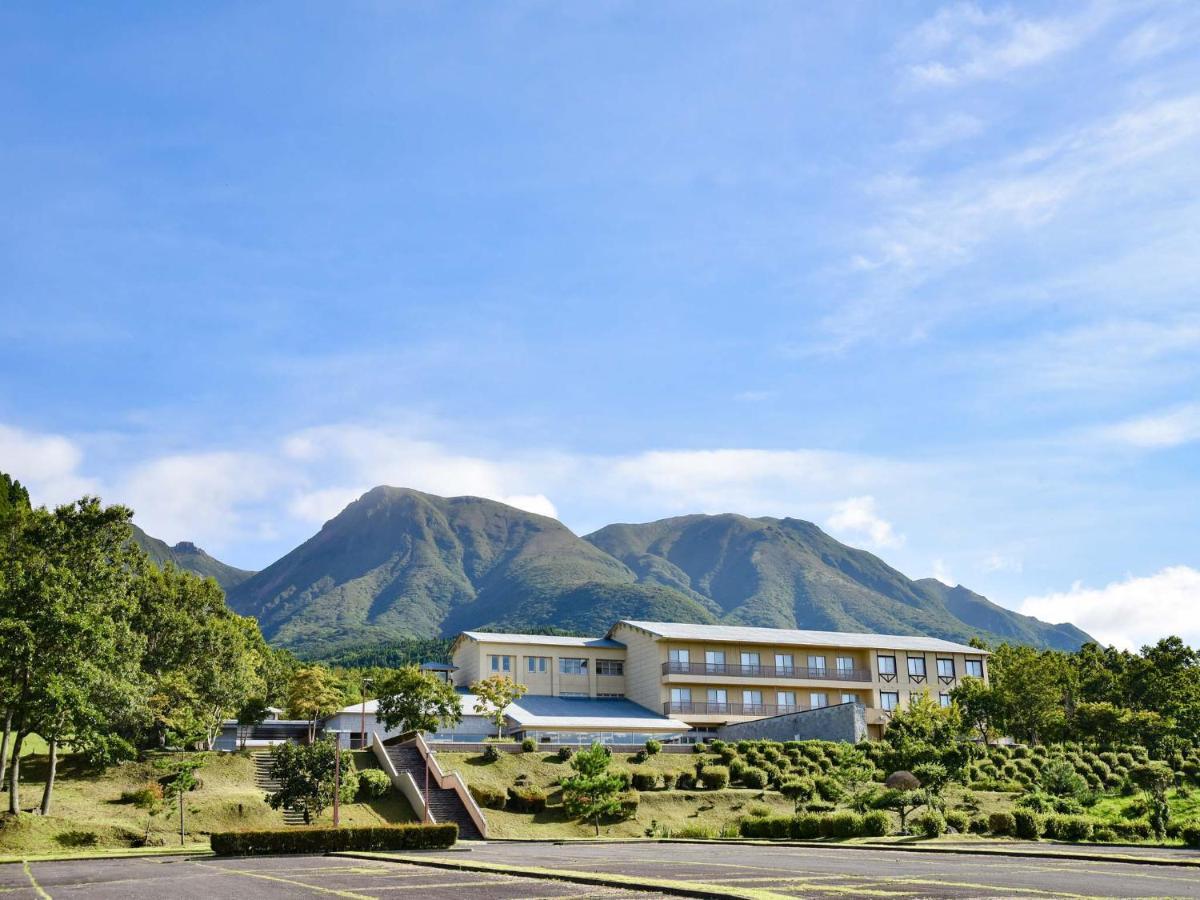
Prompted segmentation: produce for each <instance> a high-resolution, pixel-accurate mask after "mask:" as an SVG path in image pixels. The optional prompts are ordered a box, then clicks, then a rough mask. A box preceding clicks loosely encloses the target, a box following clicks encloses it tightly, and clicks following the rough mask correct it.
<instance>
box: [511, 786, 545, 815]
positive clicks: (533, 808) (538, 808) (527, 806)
mask: <svg viewBox="0 0 1200 900" xmlns="http://www.w3.org/2000/svg"><path fill="white" fill-rule="evenodd" d="M508 808H509V809H511V810H512V811H513V812H526V813H540V812H543V811H544V810H545V809H546V794H545V792H544V791H542V789H541V788H537V787H510V788H509V789H508Z"/></svg>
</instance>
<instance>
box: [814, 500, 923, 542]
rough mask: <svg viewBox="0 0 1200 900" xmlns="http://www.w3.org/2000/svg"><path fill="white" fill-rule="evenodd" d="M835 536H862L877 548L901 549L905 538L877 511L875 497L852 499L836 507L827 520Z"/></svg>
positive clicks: (843, 501)
mask: <svg viewBox="0 0 1200 900" xmlns="http://www.w3.org/2000/svg"><path fill="white" fill-rule="evenodd" d="M826 524H827V525H828V526H829V529H830V530H831V531H832V532H834V533H835V534H847V535H862V536H864V537H866V539H867V540H868V541H869V542H870V543H871V544H872V545H873V546H875V547H899V546H900V545H901V544H903V543H904V538H903V537H902V536H900V535H897V534H896V532H895V529H894V528H893V527H892V523H891V522H888V521H887V520H886V519H884V518H882V517H881V516H880V515H879V514H878V512H877V511H876V509H875V498H874V497H850V498H848V499H846V500H842V501H840V502H839V503H837V504H835V505H834V508H833V514H832V515H830V516H829V518H828V519H827V520H826Z"/></svg>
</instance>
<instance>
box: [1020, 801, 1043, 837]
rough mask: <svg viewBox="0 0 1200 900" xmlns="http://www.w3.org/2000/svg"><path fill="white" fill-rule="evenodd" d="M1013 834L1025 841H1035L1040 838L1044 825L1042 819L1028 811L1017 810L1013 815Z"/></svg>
mask: <svg viewBox="0 0 1200 900" xmlns="http://www.w3.org/2000/svg"><path fill="white" fill-rule="evenodd" d="M1013 823H1014V826H1015V834H1016V835H1017V837H1019V838H1024V839H1025V840H1027V841H1036V840H1037V839H1038V838H1039V837H1041V836H1042V827H1043V825H1044V823H1043V821H1042V817H1041V816H1039V815H1038V814H1037V813H1035V812H1032V811H1030V810H1028V809H1018V810H1016V811H1015V812H1014V813H1013Z"/></svg>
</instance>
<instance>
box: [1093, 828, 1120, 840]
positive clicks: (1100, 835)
mask: <svg viewBox="0 0 1200 900" xmlns="http://www.w3.org/2000/svg"><path fill="white" fill-rule="evenodd" d="M1116 839H1117V833H1116V832H1115V831H1113V830H1112V829H1111V828H1109V827H1108V826H1107V825H1097V826H1096V827H1095V828H1093V829H1092V840H1093V841H1099V842H1100V843H1102V844H1111V843H1112V842H1113V841H1115V840H1116Z"/></svg>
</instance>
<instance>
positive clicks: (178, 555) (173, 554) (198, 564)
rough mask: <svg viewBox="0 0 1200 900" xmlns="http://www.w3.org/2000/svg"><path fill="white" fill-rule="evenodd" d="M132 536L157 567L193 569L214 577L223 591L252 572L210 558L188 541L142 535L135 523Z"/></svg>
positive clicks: (204, 575)
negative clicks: (171, 565)
mask: <svg viewBox="0 0 1200 900" xmlns="http://www.w3.org/2000/svg"><path fill="white" fill-rule="evenodd" d="M133 539H134V541H135V542H136V543H137V545H138V546H139V547H141V548H142V549H143V550H145V551H146V555H147V556H149V557H150V558H151V559H152V560H154V561H155V562H156V563H158V564H159V565H160V566H161V565H163V564H164V563H168V562H169V563H172V564H173V565H174V566H175V567H176V568H177V569H184V570H185V571H188V572H194V573H196V574H197V575H199V576H201V577H203V578H215V579H216V580H217V584H219V585H221V587H222V588H224V589H225V591H226V592H227V593H228V592H229V590H230V589H231V588H233V587H234V586H236V585H239V584H241V583H242V582H243V581H245V580H246V579H247V578H249V577H250V576H251V575H253V574H254V573H253V572H248V571H246V570H245V569H236V568H234V567H233V566H230V565H226V564H225V563H223V562H221V561H220V560H219V559H214V558H213V557H211V556H209V555H208V554H207V553H205V552H204V551H203V550H201V549H200V548H199V547H197V546H196V545H195V544H193V543H191V542H190V541H180V542H179V543H178V544H176V545H175V546H174V547H172V546H170V545H168V544H167V542H166V541H160V540H159V539H158V538H156V537H151V536H150V535H148V534H146V532H144V531H142V529H140V528H138V527H137V526H136V525H134V526H133Z"/></svg>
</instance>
